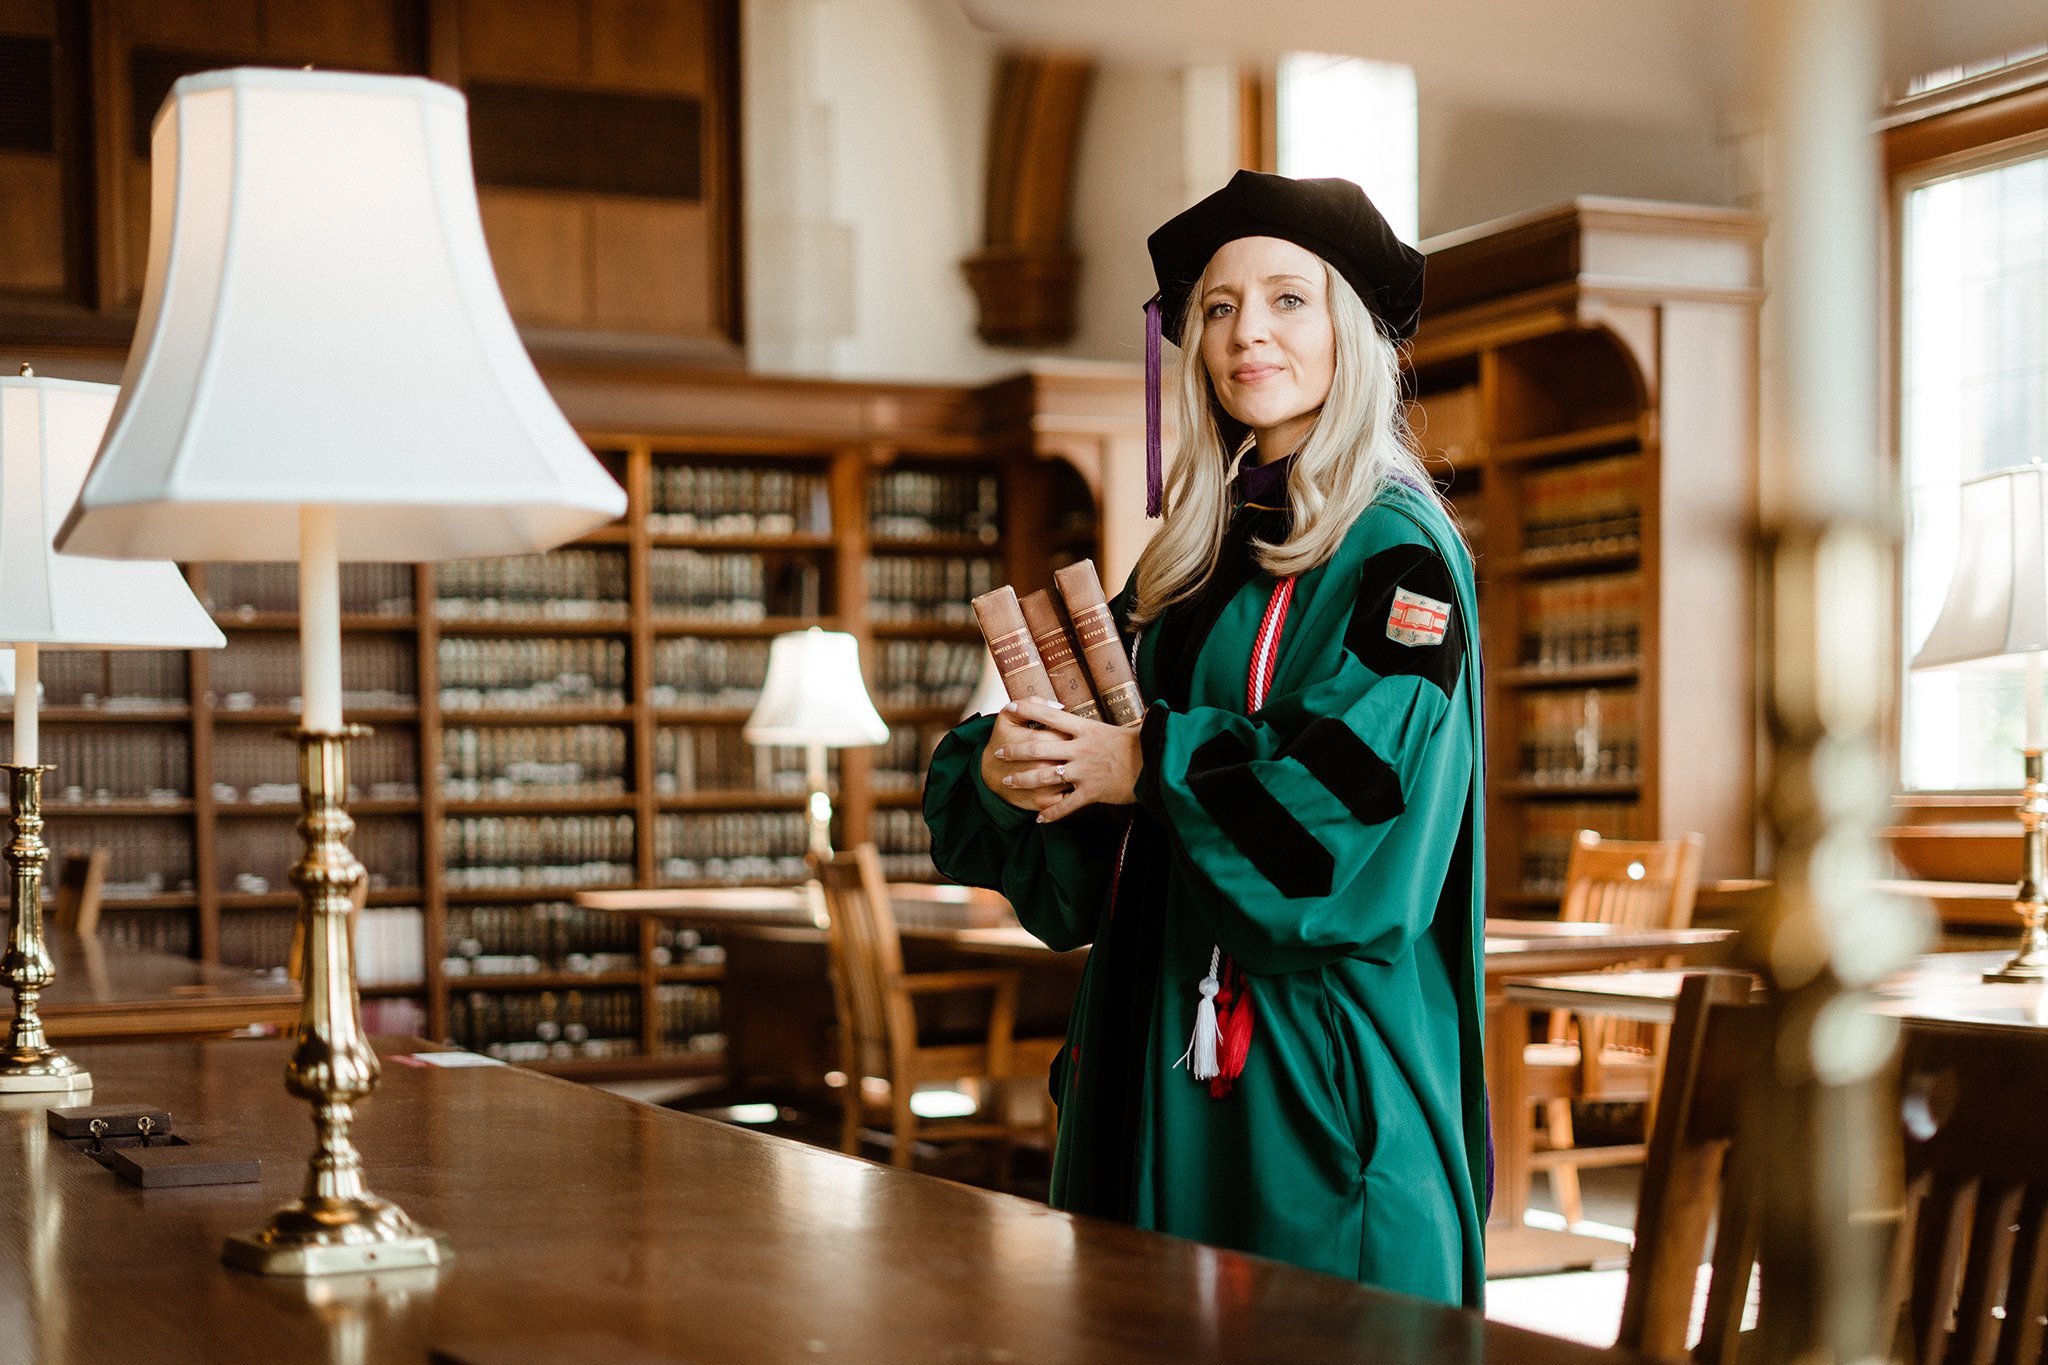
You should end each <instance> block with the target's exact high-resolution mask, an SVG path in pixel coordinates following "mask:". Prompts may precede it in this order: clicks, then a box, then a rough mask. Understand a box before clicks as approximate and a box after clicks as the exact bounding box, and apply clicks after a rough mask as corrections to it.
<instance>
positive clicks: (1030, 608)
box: [1017, 589, 1102, 720]
mask: <svg viewBox="0 0 2048 1365" xmlns="http://www.w3.org/2000/svg"><path fill="white" fill-rule="evenodd" d="M1017 605H1018V606H1019V607H1021V608H1023V610H1024V623H1025V624H1026V625H1028V626H1029V627H1031V643H1033V644H1035V645H1037V646H1038V657H1039V658H1040V659H1041V660H1042V661H1043V662H1044V664H1045V676H1046V677H1048V678H1050V679H1052V690H1053V691H1054V692H1055V693H1057V694H1058V695H1059V699H1060V705H1061V706H1064V707H1066V708H1067V710H1068V711H1070V712H1071V713H1073V714H1074V715H1077V716H1085V717H1087V718H1088V719H1089V720H1101V719H1102V708H1101V707H1100V706H1097V705H1096V704H1095V690H1094V689H1093V688H1092V687H1090V686H1089V685H1088V670H1087V669H1086V668H1085V667H1083V666H1082V664H1081V660H1080V659H1079V658H1078V657H1076V656H1075V654H1074V639H1073V637H1072V636H1071V635H1068V634H1067V626H1066V623H1065V622H1064V621H1062V620H1060V609H1059V608H1058V607H1057V606H1055V605H1054V604H1053V600H1052V594H1051V593H1049V592H1046V591H1044V590H1042V589H1041V590H1040V591H1038V592H1034V593H1031V594H1029V595H1028V596H1026V597H1024V598H1023V599H1022V600H1020V601H1019V602H1018V603H1017Z"/></svg>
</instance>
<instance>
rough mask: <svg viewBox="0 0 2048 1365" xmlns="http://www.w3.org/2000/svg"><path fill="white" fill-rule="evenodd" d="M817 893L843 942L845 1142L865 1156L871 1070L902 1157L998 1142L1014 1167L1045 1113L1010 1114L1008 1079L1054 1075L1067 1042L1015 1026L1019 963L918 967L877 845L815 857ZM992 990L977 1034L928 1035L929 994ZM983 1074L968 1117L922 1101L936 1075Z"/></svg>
mask: <svg viewBox="0 0 2048 1365" xmlns="http://www.w3.org/2000/svg"><path fill="white" fill-rule="evenodd" d="M813 870H814V873H815V877H816V879H815V880H814V881H813V882H812V883H811V893H812V894H813V895H815V896H819V897H821V898H822V902H823V910H824V916H825V919H826V922H827V934H828V937H829V941H830V944H831V962H832V977H833V983H832V984H833V994H834V996H835V999H836V1001H837V1004H838V1012H839V1036H840V1056H841V1067H840V1069H841V1070H842V1071H843V1072H844V1073H845V1075H846V1082H845V1085H844V1088H843V1090H842V1094H841V1105H842V1123H841V1128H840V1146H841V1149H842V1150H844V1151H846V1152H847V1153H849V1154H853V1155H858V1154H859V1151H860V1138H861V1130H862V1126H863V1123H864V1121H865V1119H866V1117H867V1099H866V1087H865V1085H864V1082H866V1081H869V1080H874V1081H880V1082H884V1083H886V1085H887V1088H888V1123H889V1131H890V1133H891V1135H892V1137H893V1139H894V1149H893V1151H892V1152H891V1160H892V1162H893V1163H894V1164H895V1165H898V1166H909V1165H910V1164H911V1157H912V1152H913V1149H914V1147H915V1145H916V1144H917V1142H918V1141H920V1140H924V1141H934V1142H944V1141H958V1140H974V1141H992V1142H995V1143H997V1144H998V1163H999V1166H1001V1167H1002V1168H1004V1169H1003V1170H1002V1171H1000V1172H999V1178H1001V1176H1002V1175H1004V1174H1006V1173H1007V1163H1008V1155H1009V1146H1010V1143H1011V1142H1012V1141H1013V1140H1014V1139H1015V1138H1016V1137H1017V1136H1018V1135H1019V1134H1020V1132H1023V1131H1030V1130H1032V1129H1035V1128H1036V1127H1037V1126H1038V1125H1037V1124H1035V1123H1034V1124H1030V1125H1018V1124H1016V1123H1013V1122H1012V1121H1011V1120H1010V1118H1009V1116H1008V1113H1007V1109H1006V1107H1005V1106H1006V1105H1007V1102H1008V1099H1009V1096H1008V1094H1007V1088H1008V1087H1007V1085H1006V1084H1005V1083H1006V1082H1011V1081H1021V1080H1024V1079H1026V1078H1035V1079H1036V1080H1037V1081H1038V1082H1039V1083H1041V1085H1042V1083H1043V1081H1044V1079H1045V1075H1046V1071H1047V1069H1048V1068H1050V1066H1051V1064H1052V1057H1053V1053H1054V1052H1056V1051H1057V1050H1058V1045H1059V1040H1057V1039H1031V1040H1020V1039H1017V1038H1015V1037H1013V1036H1012V1034H1013V1028H1014V1024H1015V1020H1016V1009H1017V981H1018V978H1017V973H1015V972H1013V971H1007V970H1003V969H975V970H961V971H944V972H918V973H915V974H911V973H906V972H905V971H904V970H903V948H902V944H901V942H900V941H899V940H898V938H897V933H896V918H895V914H894V911H893V910H892V909H891V906H890V900H889V888H888V883H887V881H886V879H885V878H884V877H883V874H882V861H881V857H880V855H879V854H878V853H877V852H876V851H875V846H874V845H873V844H862V845H860V846H859V847H858V848H855V849H853V850H852V851H851V852H847V853H839V854H835V855H833V857H832V859H831V861H830V862H825V863H818V864H815V865H814V868H813ZM967 993H973V994H982V995H986V996H987V997H988V998H989V1002H990V1005H989V1013H988V1023H987V1025H986V1027H985V1028H984V1029H981V1030H978V1031H977V1033H976V1035H975V1036H973V1037H968V1038H943V1039H931V1040H927V1039H921V1038H920V1037H919V1033H918V1019H917V1001H918V1000H919V999H920V998H923V997H934V996H943V995H959V994H967ZM960 1080H976V1081H980V1082H982V1083H983V1091H984V1093H983V1094H982V1095H981V1096H979V1097H978V1098H979V1099H980V1100H981V1110H980V1111H979V1112H977V1113H976V1114H975V1115H973V1116H971V1117H968V1118H963V1119H936V1120H920V1119H919V1118H918V1117H917V1115H916V1114H915V1113H914V1112H913V1111H912V1109H911V1107H910V1097H911V1095H912V1094H913V1093H915V1092H916V1090H917V1088H918V1086H919V1085H921V1084H924V1083H926V1082H931V1081H960Z"/></svg>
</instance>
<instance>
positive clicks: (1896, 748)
mask: <svg viewBox="0 0 2048 1365" xmlns="http://www.w3.org/2000/svg"><path fill="white" fill-rule="evenodd" d="M1882 131H1883V154H1884V168H1885V177H1886V184H1887V192H1888V202H1887V206H1886V209H1887V211H1886V215H1885V220H1884V221H1885V225H1886V236H1887V256H1886V260H1887V272H1886V273H1887V289H1886V299H1885V305H1886V306H1885V321H1886V329H1885V336H1884V338H1883V342H1884V344H1883V350H1882V353H1883V356H1884V378H1885V414H1884V416H1885V444H1886V447H1887V450H1888V452H1889V455H1890V459H1891V462H1892V464H1891V467H1892V469H1893V471H1894V472H1895V473H1896V474H1897V475H1898V477H1899V486H1900V487H1901V489H1904V488H1905V445H1904V442H1905V435H1904V430H1905V428H1904V417H1905V384H1904V373H1903V371H1904V361H1905V354H1906V337H1905V267H1906V260H1905V219H1906V201H1907V199H1908V197H1909V196H1910V195H1911V194H1912V192H1913V191H1914V190H1915V189H1917V188H1919V187H1920V186H1922V185H1926V184H1929V183H1931V182H1933V181H1936V180H1941V179H1946V178H1948V177H1950V176H1954V175H1960V174H1966V173H1968V172H1971V171H1981V170H1989V169H1992V168H1994V167H1997V166H2002V165H2006V164H2008V163H2011V162H2016V161H2024V160H2027V159H2029V158H2032V157H2038V156H2041V155H2043V154H2044V153H2048V58H2034V59H2029V60H2027V61H2025V62H2021V63H2017V64H2015V65H2013V66H2010V67H2006V68H2003V69H2000V70H1996V71H1991V72H1987V73H1985V74H1984V75H1982V76H1979V77H1975V78H1973V79H1970V80H1966V81H1961V82H1957V83H1955V84H1951V85H1945V86H1941V87H1938V88H1936V89H1934V90H1931V91H1929V92H1927V93H1926V94H1924V95H1919V96H1915V97H1913V98H1911V99H1909V100H1902V101H1900V102H1899V103H1898V104H1896V105H1894V106H1893V108H1892V110H1891V112H1890V114H1889V115H1888V117H1887V118H1886V119H1885V120H1884V125H1883V130H1882ZM1895 588H1896V591H1895V592H1894V594H1893V598H1894V601H1895V602H1896V604H1897V611H1898V621H1897V628H1896V630H1895V631H1894V637H1895V638H1896V639H1897V640H1898V642H1899V643H1898V648H1899V649H1900V651H1901V657H1900V659H1899V672H1898V673H1897V674H1896V675H1895V676H1898V677H1900V678H1903V677H1904V662H1905V661H1904V658H1903V651H1905V650H1906V649H1909V648H1911V643H1912V642H1911V641H1910V640H1908V639H1906V630H1905V611H1906V593H1905V557H1904V556H1903V555H1901V557H1900V562H1899V568H1898V581H1897V583H1896V584H1895ZM1886 733H1887V735H1888V736H1889V743H1890V745H1891V750H1892V754H1891V757H1892V760H1893V771H1894V772H1895V773H1901V777H1900V779H1899V780H1900V785H1899V788H1898V790H1897V792H1896V793H1895V797H1894V805H1895V807H1898V808H1899V809H1900V811H1901V813H1902V814H1903V813H1906V812H1915V811H1917V812H1920V813H1923V814H1927V815H1937V814H1940V813H1943V812H1944V811H1947V812H1956V811H1961V810H1965V809H1969V808H1975V807H1980V806H2005V807H2009V806H2010V804H2011V801H2012V799H2013V795H2014V793H2016V792H2017V790H2018V788H2019V781H2018V777H2019V771H2018V759H2017V757H2015V759H2014V772H2013V776H2014V781H2013V782H2012V784H2011V785H2010V786H2002V787H1999V788H1995V789H1976V790H1965V789H1939V788H1924V789H1917V790H1913V789H1907V788H1906V787H1905V786H1904V781H1903V775H1902V766H1901V764H1900V759H1901V758H1902V756H1903V755H1902V750H1903V746H1904V743H1905V696H1904V693H1903V690H1901V691H1899V692H1898V693H1897V695H1896V696H1895V698H1894V702H1893V709H1892V715H1891V717H1890V720H1889V724H1888V726H1887V728H1886ZM1980 818H1981V817H1980Z"/></svg>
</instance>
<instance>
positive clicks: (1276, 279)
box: [1265, 272, 1309, 284]
mask: <svg viewBox="0 0 2048 1365" xmlns="http://www.w3.org/2000/svg"><path fill="white" fill-rule="evenodd" d="M1289 280H1292V281H1293V282H1294V283H1296V284H1307V283H1308V282H1309V279H1308V276H1306V275H1295V274H1292V273H1288V272H1283V273H1281V274H1278V275H1268V276H1266V278H1265V283H1267V284H1283V283H1286V282H1287V281H1289Z"/></svg>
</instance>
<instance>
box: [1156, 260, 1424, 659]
mask: <svg viewBox="0 0 2048 1365" xmlns="http://www.w3.org/2000/svg"><path fill="white" fill-rule="evenodd" d="M1323 281H1324V297H1325V298H1327V299H1328V300H1329V309H1330V324H1331V329H1332V331H1333V332H1334V334H1335V340H1336V349H1337V356H1336V362H1337V363H1336V373H1335V374H1334V375H1333V376H1332V378H1331V380H1330V394H1329V397H1328V398H1326V399H1324V401H1323V406H1322V410H1321V412H1320V413H1319V414H1318V415H1317V417H1316V424H1315V427H1314V428H1313V429H1312V430H1311V431H1310V432H1309V435H1308V439H1307V440H1306V441H1305V442H1303V443H1302V446H1301V448H1300V451H1299V452H1298V453H1297V454H1296V456H1295V460H1294V466H1293V468H1292V469H1291V470H1290V471H1289V472H1288V477H1287V501H1288V504H1289V507H1290V508H1291V509H1292V511H1293V513H1294V516H1293V529H1292V531H1291V532H1290V534H1289V535H1288V537H1287V539H1286V540H1285V541H1283V542H1281V543H1280V544H1278V545H1275V544H1271V543H1269V542H1267V541H1263V540H1254V541H1253V542H1252V545H1251V550H1252V556H1253V558H1254V560H1255V561H1256V562H1257V563H1258V566H1259V567H1260V568H1261V569H1263V570H1264V571H1265V572H1267V573H1269V574H1272V575H1273V576H1275V577H1276V578H1284V577H1286V576H1288V575H1290V574H1299V573H1303V572H1306V571H1307V570H1309V569H1313V568H1315V567H1316V566H1318V565H1320V564H1323V563H1325V562H1327V561H1328V560H1329V559H1330V557H1331V556H1332V555H1334V554H1336V553H1337V547H1338V546H1339V545H1341V544H1343V541H1344V536H1345V533H1346V532H1348V531H1349V530H1350V529H1351V525H1352V523H1353V522H1355V521H1357V520H1358V518H1359V516H1360V514H1362V513H1363V512H1364V511H1365V509H1366V508H1367V507H1368V506H1370V505H1371V504H1372V501H1373V499H1374V498H1376V497H1378V496H1379V494H1380V490H1381V489H1383V488H1384V487H1385V486H1386V485H1387V483H1388V481H1389V480H1392V479H1397V478H1398V479H1400V480H1402V481H1403V482H1406V483H1412V484H1413V485H1414V486H1415V487H1417V488H1418V489H1427V490H1430V492H1431V494H1432V495H1433V494H1434V485H1433V484H1432V483H1431V482H1430V480H1429V476H1428V475H1427V474H1425V473H1424V472H1423V468H1422V461H1421V459H1420V457H1419V456H1418V455H1417V453H1416V451H1415V447H1414V443H1413V440H1412V438H1411V437H1410V435H1409V432H1408V422H1407V418H1406V417H1405V416H1404V414H1403V406H1402V402H1401V360H1400V355H1399V353H1398V352H1397V351H1396V349H1395V347H1394V343H1393V342H1391V341H1389V340H1388V339H1387V338H1386V336H1385V335H1384V334H1383V333H1381V331H1380V329H1379V328H1378V327H1377V326H1376V325H1375V324H1374V323H1373V319H1372V315H1371V314H1370V313H1369V312H1367V311H1366V307H1365V304H1364V303H1363V302H1361V301H1360V299H1359V297H1358V293H1357V291H1355V290H1354V289H1352V287H1351V285H1350V283H1349V282H1348V281H1346V280H1345V279H1344V277H1343V276H1342V275H1340V274H1338V273H1337V272H1336V271H1335V270H1332V269H1331V268H1330V266H1329V264H1328V262H1324V264H1323ZM1201 297H1202V290H1201V286H1200V285H1197V286H1196V288H1195V289H1194V291H1193V292H1192V294H1191V295H1190V298H1189V303H1188V309H1187V317H1186V318H1185V320H1184V321H1183V322H1182V324H1181V335H1180V353H1181V356H1182V361H1181V367H1180V381H1179V383H1178V385H1177V386H1176V387H1175V390H1174V407H1175V412H1176V415H1177V417H1178V426H1179V430H1180V449H1179V450H1178V451H1177V452H1176V454H1175V456H1174V461H1173V469H1172V471H1171V472H1170V473H1169V475H1168V476H1167V481H1166V522H1165V525H1163V526H1162V527H1161V528H1160V531H1159V534H1158V535H1156V536H1154V537H1153V538H1152V543H1151V544H1149V545H1147V546H1146V547H1145V551H1144V553H1143V554H1142V555H1140V556H1139V557H1138V582H1137V600H1136V602H1135V604H1134V605H1133V606H1132V608H1131V622H1132V624H1133V625H1140V626H1142V625H1146V624H1149V623H1150V622H1152V621H1155V620H1157V619H1158V618H1159V617H1160V616H1162V615H1164V614H1165V612H1166V610H1167V608H1169V607H1171V606H1173V605H1174V604H1175V603H1177V602H1183V601H1186V600H1187V599H1188V598H1190V597H1193V596H1194V595H1195V594H1196V593H1198V592H1200V591H1201V589H1202V585H1203V584H1204V583H1206V582H1207V581H1208V579H1209V574H1210V573H1211V572H1212V571H1213V570H1214V569H1215V567H1216V561H1217V559H1218V557H1219V556H1220V555H1221V553H1222V549H1223V537H1224V534H1225V533H1226V531H1227V530H1228V528H1229V525H1230V496H1229V477H1230V471H1229V464H1230V458H1231V454H1232V452H1233V449H1234V443H1232V442H1229V441H1227V440H1226V439H1225V435H1224V429H1223V423H1224V422H1228V421H1231V419H1230V418H1229V416H1228V414H1226V413H1225V412H1224V411H1223V408H1222V405H1221V404H1220V403H1219V402H1218V401H1217V398H1216V389H1215V386H1214V385H1213V384H1212V383H1211V382H1210V379H1209V367H1208V366H1206V365H1204V364H1203V363H1202V356H1201V341H1202V322H1203V317H1202V307H1201ZM1231 425H1232V426H1233V427H1235V426H1236V425H1237V424H1236V423H1235V422H1231ZM1283 453H1284V452H1283Z"/></svg>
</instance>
